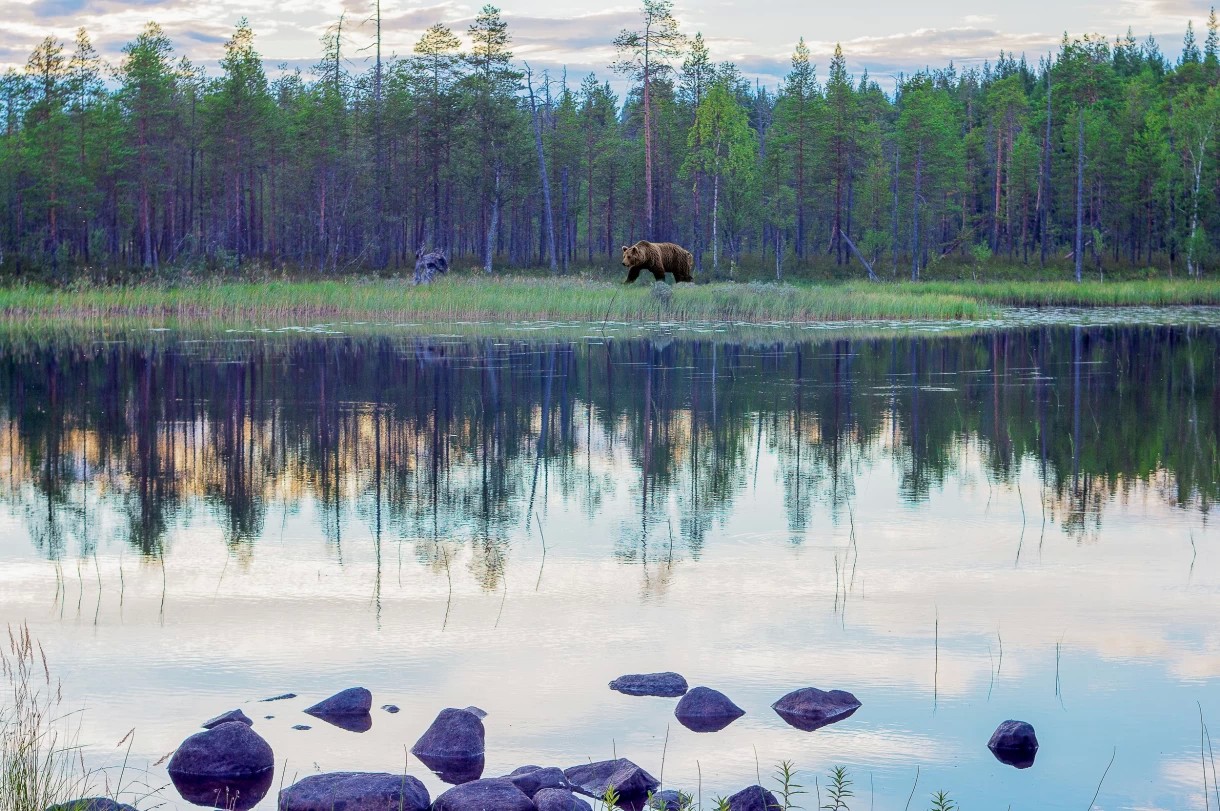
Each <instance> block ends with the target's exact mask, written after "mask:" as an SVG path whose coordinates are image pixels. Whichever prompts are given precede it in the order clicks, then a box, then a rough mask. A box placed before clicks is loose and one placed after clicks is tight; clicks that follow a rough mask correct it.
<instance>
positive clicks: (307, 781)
mask: <svg viewBox="0 0 1220 811" xmlns="http://www.w3.org/2000/svg"><path fill="white" fill-rule="evenodd" d="M430 806H431V799H430V798H429V796H428V789H426V788H424V784H423V783H421V782H419V781H418V780H416V779H415V778H414V777H411V776H409V775H405V774H386V773H376V772H332V773H329V774H315V775H311V776H309V777H306V778H304V779H303V780H301V781H299V782H297V783H295V784H293V785H291V786H289V787H288V788H286V789H284V790H283V791H281V792H280V805H279V811H335V810H336V809H342V810H343V811H428V808H429V807H430Z"/></svg>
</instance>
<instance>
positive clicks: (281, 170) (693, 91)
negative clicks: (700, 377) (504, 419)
mask: <svg viewBox="0 0 1220 811" xmlns="http://www.w3.org/2000/svg"><path fill="white" fill-rule="evenodd" d="M639 20H640V22H639V26H638V28H636V29H635V30H625V31H623V32H621V33H620V34H619V36H618V37H617V39H615V41H614V45H615V46H616V49H617V54H618V59H617V61H616V62H615V63H614V64H613V65H608V66H607V68H606V71H605V73H604V75H589V76H585V77H572V76H567V75H563V74H560V75H556V74H555V73H554V72H547V73H543V72H540V71H538V70H537V69H536V68H535V69H531V67H530V66H529V65H528V64H526V63H524V62H521V61H518V60H516V59H514V56H513V52H512V31H511V28H510V26H509V25H508V23H507V22H506V21H505V19H504V18H503V17H502V16H501V13H500V11H499V9H497V8H495V7H493V6H490V5H489V6H485V7H484V8H483V9H482V12H481V13H480V14H479V15H478V16H477V18H476V19H475V21H474V22H473V24H471V25H470V26H469V29H468V30H465V31H460V32H455V31H453V30H451V29H450V28H448V27H446V26H445V25H442V24H439V23H438V24H436V25H434V26H432V27H431V28H429V29H428V30H427V31H426V33H424V35H423V36H422V37H421V38H420V40H419V41H418V43H417V44H416V45H415V47H414V52H413V53H411V54H409V55H405V56H401V57H391V56H389V55H384V56H383V54H382V52H381V47H380V40H379V37H374V40H373V42H372V43H371V44H370V47H368V48H367V49H366V50H361V51H360V52H359V53H358V54H353V53H351V51H353V50H354V49H355V48H356V46H355V45H353V44H352V41H351V37H350V36H349V34H348V32H346V31H345V30H344V24H343V21H342V20H341V21H340V22H339V23H338V24H337V25H336V26H334V27H333V28H332V30H331V31H330V33H328V35H327V36H326V37H324V38H323V40H322V42H321V45H320V48H319V50H320V57H319V59H318V62H317V64H316V65H315V66H314V68H313V69H312V70H311V71H308V72H300V71H296V72H290V71H286V70H285V71H280V72H277V73H275V75H274V76H269V75H268V73H267V72H266V71H265V69H264V64H263V60H262V58H261V57H260V55H259V52H258V50H257V44H256V38H255V32H254V31H252V30H251V29H250V27H249V26H248V25H247V24H246V23H245V21H242V22H241V23H239V24H238V26H237V28H236V30H235V31H234V32H233V35H232V38H231V39H230V40H229V41H228V43H227V45H226V46H225V53H224V56H223V59H222V60H221V62H220V64H219V67H218V68H217V69H214V70H205V69H203V68H202V67H200V66H199V65H197V64H195V63H193V62H192V61H191V60H190V58H189V55H185V54H180V53H178V52H176V50H175V48H174V44H173V43H172V42H171V41H170V39H169V38H168V37H167V35H166V34H165V33H164V31H163V30H162V29H161V28H160V27H158V26H157V25H156V24H154V23H149V24H148V25H147V26H146V27H145V28H144V30H143V31H142V32H141V33H140V34H139V36H137V37H136V38H135V40H134V41H132V42H130V43H129V44H128V45H127V46H126V47H125V48H124V50H123V57H122V59H121V60H120V61H119V62H118V64H107V63H105V62H104V61H103V60H102V59H101V58H100V57H99V55H98V53H97V52H96V50H95V49H94V47H93V46H92V44H91V42H90V38H89V35H88V33H87V32H86V31H84V30H83V29H82V30H81V31H80V32H79V33H78V34H77V37H76V41H75V43H64V42H60V41H58V40H56V39H55V38H51V37H48V38H47V39H46V40H44V41H43V42H42V43H41V44H40V45H39V46H38V47H37V49H36V50H35V51H34V52H33V53H32V54H31V55H30V57H29V61H28V64H27V65H26V67H25V69H24V70H10V71H8V72H7V73H6V74H4V76H3V77H2V78H0V114H2V115H3V124H2V127H3V129H2V130H0V197H2V199H3V206H2V207H0V268H3V271H4V273H5V274H6V275H7V276H8V277H9V278H40V279H46V280H52V281H56V282H60V283H64V282H68V281H71V280H73V279H74V278H76V277H78V276H81V275H90V276H92V277H103V278H107V279H110V280H123V279H128V278H147V277H150V276H151V277H155V276H156V274H159V273H170V272H174V271H175V270H176V269H191V270H197V271H200V272H212V273H217V274H224V273H237V272H241V270H242V269H243V268H249V267H261V268H270V269H273V270H280V271H284V272H293V273H301V272H304V273H310V274H338V273H344V272H352V271H357V270H358V271H360V272H378V273H394V272H401V271H402V270H403V269H404V268H410V267H412V266H413V264H414V260H415V253H416V251H417V249H419V248H421V247H423V248H425V249H432V248H435V249H443V250H446V251H448V253H449V255H450V257H451V258H452V260H453V261H454V264H455V265H456V266H457V267H459V268H462V269H471V268H482V269H485V270H487V271H489V272H502V271H505V270H508V269H512V268H537V267H543V268H550V269H552V270H555V271H560V272H566V271H571V270H575V269H577V268H586V267H606V266H610V265H614V264H617V262H618V258H619V253H620V248H619V246H620V245H623V244H626V243H630V242H633V241H635V240H637V239H653V240H658V241H660V240H672V241H677V242H681V243H683V244H684V245H686V246H687V247H689V248H690V249H691V251H692V252H693V253H694V254H695V256H696V259H697V263H698V266H699V268H700V270H701V272H703V273H704V274H707V275H716V274H720V275H722V276H728V275H731V274H733V273H735V272H737V271H738V270H739V269H740V270H741V271H742V272H745V271H746V270H749V271H750V272H751V273H753V274H754V275H759V274H764V273H765V274H766V275H768V276H772V277H783V278H789V277H790V276H795V277H799V276H801V275H802V274H814V273H816V274H821V275H823V276H843V277H862V276H864V275H865V273H866V268H865V266H864V265H863V264H862V262H861V260H864V261H865V262H867V263H868V266H869V269H868V270H867V272H869V273H872V272H875V273H876V274H877V275H878V276H881V277H900V278H919V277H920V276H921V275H923V274H929V275H933V274H935V273H936V272H937V271H938V268H944V267H950V266H953V267H957V268H959V269H960V268H970V269H971V272H979V273H983V274H985V273H987V272H988V269H989V268H996V267H1001V266H1002V267H1004V268H1007V269H1008V271H1007V272H1009V273H1013V272H1014V270H1013V269H1015V272H1016V273H1018V274H1019V273H1022V272H1029V273H1030V275H1031V276H1032V275H1034V274H1036V273H1042V275H1043V276H1045V274H1046V271H1045V270H1044V269H1048V268H1049V269H1054V270H1056V272H1061V277H1062V278H1070V277H1072V275H1073V274H1074V275H1075V277H1076V278H1081V277H1082V276H1084V277H1087V278H1096V277H1097V276H1098V275H1102V276H1104V275H1105V274H1107V273H1114V274H1127V275H1143V274H1150V273H1156V274H1160V275H1167V274H1168V275H1174V276H1178V275H1195V276H1198V275H1203V274H1204V273H1208V272H1210V271H1212V270H1214V269H1215V268H1216V266H1217V263H1218V262H1220V161H1218V160H1217V153H1218V151H1220V143H1218V142H1220V54H1218V50H1220V43H1218V41H1217V37H1218V34H1217V23H1216V15H1215V11H1214V9H1213V11H1212V13H1211V16H1210V18H1209V19H1208V21H1207V23H1206V28H1205V30H1203V31H1201V32H1200V34H1199V36H1198V39H1199V40H1201V42H1200V41H1197V39H1196V33H1195V31H1194V30H1193V27H1192V28H1188V29H1187V31H1186V33H1185V40H1184V43H1183V47H1182V50H1181V56H1180V58H1178V59H1176V60H1173V59H1170V58H1168V57H1166V56H1165V55H1164V53H1163V52H1162V50H1161V49H1160V46H1159V45H1158V44H1157V42H1156V41H1154V40H1153V39H1152V38H1151V37H1149V38H1147V39H1145V40H1142V41H1137V40H1136V38H1135V37H1133V36H1132V35H1131V34H1130V33H1128V34H1127V35H1126V36H1120V37H1118V38H1116V39H1113V40H1111V39H1109V38H1107V37H1100V36H1093V35H1088V36H1083V37H1079V38H1073V37H1068V36H1066V35H1065V37H1064V39H1063V41H1062V43H1061V45H1060V46H1059V49H1058V51H1057V52H1056V53H1053V54H1046V55H1041V56H1037V57H1034V58H1032V59H1031V58H1030V57H1027V56H1025V55H1015V54H1010V53H1000V54H999V56H998V58H997V59H996V60H995V61H994V62H989V63H987V64H984V65H982V66H979V67H970V68H969V69H965V70H962V69H957V68H955V67H954V66H953V65H949V66H946V67H943V68H939V69H931V70H927V71H923V72H917V73H913V74H911V75H904V76H900V77H898V81H897V85H896V87H895V88H893V89H892V90H887V89H883V88H882V87H881V86H880V85H879V84H878V83H877V82H876V81H874V80H873V79H872V78H870V77H869V76H868V75H867V73H864V74H863V75H852V74H851V73H849V71H848V69H847V64H846V58H845V56H844V54H843V53H842V51H841V50H839V49H836V51H835V54H834V57H833V59H832V60H831V61H830V64H829V65H827V66H826V67H825V70H821V69H819V68H815V65H814V64H812V63H811V58H810V53H809V50H808V48H807V47H806V46H805V44H804V41H803V40H801V41H799V42H796V43H794V50H793V54H792V60H791V69H790V72H789V73H788V74H787V76H786V77H785V78H784V80H783V81H782V83H781V84H780V85H779V86H778V87H774V88H769V87H765V86H762V85H761V84H759V83H757V82H754V83H751V82H749V81H747V80H745V79H744V78H743V76H742V74H741V72H740V71H739V70H738V68H737V67H736V66H734V65H733V64H731V63H726V62H718V61H716V59H715V54H713V53H710V52H709V48H708V47H707V45H706V44H705V42H704V40H703V38H702V37H701V36H699V35H698V34H693V32H692V35H688V33H687V32H685V31H684V30H683V28H682V26H681V25H680V21H678V20H675V19H674V17H673V12H672V4H671V3H670V2H669V0H646V1H645V3H644V6H643V8H642V10H641V14H640V17H639ZM376 21H377V22H378V27H377V29H376V30H377V31H380V30H381V29H380V21H379V19H378V20H376ZM459 34H461V35H462V37H459ZM362 36H363V37H365V38H368V37H367V32H365V33H364V34H362ZM361 47H363V45H362V46H361ZM1174 50H1175V51H1176V50H1177V49H1176V47H1175V48H1174ZM353 59H358V60H359V64H360V65H362V67H361V68H360V70H359V71H357V70H355V69H353V67H352V66H353V65H354V64H357V63H356V62H354V61H353ZM612 76H613V77H618V79H620V80H624V79H625V80H626V86H628V87H629V88H630V90H629V92H628V93H627V95H626V96H625V97H620V96H619V95H617V94H616V92H615V91H614V90H613V89H612V87H614V86H617V84H618V83H616V84H615V85H612V83H611V82H610V81H608V79H610V78H611V77H612Z"/></svg>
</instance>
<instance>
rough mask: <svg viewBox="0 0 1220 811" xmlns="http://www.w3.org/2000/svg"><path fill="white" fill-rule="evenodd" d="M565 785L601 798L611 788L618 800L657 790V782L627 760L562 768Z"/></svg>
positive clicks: (603, 761)
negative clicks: (616, 794)
mask: <svg viewBox="0 0 1220 811" xmlns="http://www.w3.org/2000/svg"><path fill="white" fill-rule="evenodd" d="M563 774H564V776H565V777H567V778H568V782H570V783H571V784H572V786H573V787H574V788H575V789H576V791H579V792H580V793H581V794H585V795H588V796H589V797H593V798H594V799H600V798H601V797H604V796H605V794H606V789H610V788H612V789H614V790H615V791H616V792H618V794H619V796H620V797H623V798H631V797H642V796H644V795H645V794H647V793H648V792H650V791H656V789H657V787H658V786H660V785H661V784H660V782H659V781H658V780H657V779H656V778H655V777H653V776H652V775H651V774H649V773H648V772H646V771H644V770H643V769H641V768H640V767H639V766H637V765H635V764H634V763H632V762H631V761H630V760H627V759H626V758H619V759H618V760H602V761H598V762H597V763H589V764H586V765H583V766H573V767H572V768H570V769H564V770H563Z"/></svg>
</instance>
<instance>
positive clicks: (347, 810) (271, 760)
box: [47, 673, 1038, 811]
mask: <svg viewBox="0 0 1220 811" xmlns="http://www.w3.org/2000/svg"><path fill="white" fill-rule="evenodd" d="M610 686H611V688H612V689H615V690H618V691H619V692H622V693H625V694H628V695H637V696H665V697H671V698H673V697H679V696H680V697H681V700H680V701H679V702H678V705H677V708H676V709H675V711H674V714H675V716H676V717H677V719H678V721H679V722H681V723H682V724H683V725H684V726H686V727H687V728H689V729H692V730H694V731H696V732H713V731H717V730H720V729H723V728H724V727H726V726H728V725H729V724H731V723H732V722H733V721H734V720H736V719H737V718H740V717H741V716H742V715H744V714H745V711H744V710H742V709H741V708H740V707H738V706H737V705H736V704H734V703H733V702H732V701H731V700H729V699H728V698H727V697H726V696H725V695H724V694H723V693H720V692H718V691H716V690H713V689H711V688H708V687H695V688H694V689H689V688H688V686H687V683H686V680H685V679H684V678H683V677H682V676H680V675H678V674H676V673H650V674H637V675H629V676H623V677H621V678H619V679H615V680H614V681H613V682H611V683H610ZM293 697H295V696H292V695H291V694H289V695H285V696H276V697H275V698H273V699H266V700H267V701H275V700H281V699H285V698H293ZM372 700H373V697H372V694H371V693H370V692H369V691H368V690H366V689H364V688H362V687H353V688H351V689H349V690H344V691H343V692H341V693H338V694H336V695H334V696H331V697H330V698H328V699H326V700H325V701H321V702H319V703H317V704H314V705H313V706H311V707H309V708H307V709H306V710H305V712H306V713H308V714H309V715H311V716H314V717H317V718H320V719H323V720H326V721H327V722H329V723H332V724H335V725H337V726H339V727H341V728H343V729H351V730H354V731H364V730H366V729H368V728H369V727H370V726H371V725H372V719H371V717H370V710H371V708H372ZM859 707H860V702H859V701H858V700H856V698H855V696H853V695H852V694H851V693H848V692H845V691H842V690H830V691H823V690H819V689H817V688H814V687H806V688H803V689H800V690H795V691H793V692H791V693H789V694H787V695H786V696H784V697H783V698H781V699H780V700H779V701H776V702H775V703H774V704H773V705H772V708H773V709H774V710H775V712H776V713H777V714H778V715H779V716H780V717H781V718H783V719H784V721H786V722H787V723H789V724H791V725H792V726H794V727H796V728H798V729H802V730H815V729H819V728H821V727H823V726H826V725H827V724H832V723H835V722H836V721H841V720H843V719H844V718H847V717H849V716H850V715H851V714H852V713H854V712H855V711H856V710H857V709H859ZM383 709H384V710H386V711H387V712H397V710H398V708H397V707H393V706H392V705H386V706H385V707H383ZM486 716H487V713H485V712H483V711H482V710H480V709H479V708H477V707H465V708H462V709H455V708H446V709H444V710H441V712H440V714H439V715H437V717H436V719H435V720H434V721H433V722H432V724H431V725H430V726H429V727H428V729H427V730H426V731H425V732H424V734H423V735H421V736H420V738H419V740H418V741H416V742H415V745H414V746H413V747H412V748H411V752H412V754H414V755H415V756H416V757H417V758H419V760H420V762H422V763H423V764H424V765H425V766H426V767H427V768H429V769H431V770H432V771H433V772H435V773H436V774H437V776H438V777H440V779H441V780H443V781H444V782H446V783H449V784H451V785H453V788H450V789H448V790H447V791H444V792H443V793H441V794H440V795H439V796H438V797H436V798H435V800H433V799H432V798H431V796H430V795H429V793H428V789H427V787H425V786H424V784H423V783H421V782H420V781H419V780H418V779H416V778H415V777H411V776H410V775H406V774H389V773H378V772H331V773H326V774H315V775H310V776H308V777H305V778H303V779H301V780H299V781H298V782H296V783H294V784H293V785H291V786H289V787H287V788H284V789H283V790H281V791H280V794H279V803H278V806H279V811H335V810H336V809H344V811H488V809H496V811H592V806H591V805H590V804H589V803H588V802H587V801H586V800H584V799H582V796H583V797H589V798H593V799H595V800H600V799H602V798H603V797H605V796H606V795H607V793H608V792H613V793H614V794H615V795H617V796H618V797H619V800H620V805H621V807H623V808H627V809H634V810H636V811H639V810H640V809H645V808H647V809H656V811H679V809H681V808H683V807H688V806H689V798H686V797H684V795H682V794H680V793H679V792H676V791H672V790H669V791H660V792H659V791H658V789H659V788H660V781H658V780H657V779H656V778H655V777H653V776H652V775H651V774H649V773H648V772H647V771H645V770H644V769H643V768H641V767H640V766H637V765H636V764H635V763H632V762H631V761H630V760H627V759H625V758H618V759H615V760H604V761H599V762H596V763H586V764H581V765H577V766H571V767H569V768H566V769H562V768H559V767H556V766H536V765H530V766H522V767H520V768H518V769H515V770H513V771H512V772H510V773H509V774H506V775H504V776H502V777H489V778H485V777H483V769H484V764H485V728H484V725H483V719H484V718H486ZM267 717H272V716H267ZM202 726H203V731H202V732H198V733H195V734H194V735H191V736H190V737H188V738H187V739H186V740H184V741H183V742H182V744H181V745H180V746H179V747H178V749H177V750H176V751H175V752H174V754H173V757H172V758H171V759H170V761H169V766H168V771H169V775H170V779H171V780H172V782H173V784H174V787H175V788H176V789H177V790H178V792H179V793H180V794H181V795H182V797H183V798H184V799H186V800H187V801H189V802H191V803H194V804H196V805H202V806H208V807H212V808H226V809H231V811H247V809H250V808H252V807H253V806H255V805H257V804H258V802H259V801H261V800H262V799H263V797H265V796H266V794H267V792H268V791H269V790H270V788H271V782H272V774H273V771H274V764H275V756H274V754H273V753H272V750H271V746H270V745H269V744H268V743H267V742H266V741H265V740H264V739H263V738H262V737H261V736H260V735H259V734H258V733H257V732H255V731H254V729H253V726H254V722H253V721H252V720H251V719H250V718H249V717H248V716H246V714H245V713H243V712H242V711H241V710H232V711H230V712H227V713H224V714H222V715H219V716H217V717H215V718H211V719H209V720H208V721H205V722H204V723H203V725H202ZM297 728H300V727H299V726H298V727H297ZM306 728H307V727H306ZM988 747H989V748H990V749H991V751H992V752H993V753H994V754H995V756H996V758H997V759H999V760H1000V761H1001V762H1003V763H1006V764H1009V765H1012V766H1016V767H1017V768H1028V767H1029V766H1031V765H1033V762H1034V756H1035V755H1036V753H1037V750H1038V739H1037V737H1036V736H1035V734H1034V730H1033V727H1032V726H1030V725H1029V724H1027V723H1025V722H1023V721H1005V722H1004V723H1003V724H1001V725H1000V726H999V728H998V729H996V731H995V734H993V735H992V737H991V740H990V741H989V742H988ZM778 807H779V804H778V802H777V801H776V798H775V796H774V795H773V794H772V793H771V792H769V791H767V790H766V789H765V788H763V787H762V786H750V787H749V788H746V789H744V790H742V791H739V792H737V793H736V794H734V795H732V796H731V797H729V798H728V808H729V809H730V811H771V809H773V808H778ZM47 811H135V809H134V808H132V807H131V806H128V805H122V804H119V803H116V802H114V801H112V800H108V799H103V798H91V799H83V800H77V801H75V802H73V803H68V804H66V805H59V806H54V807H52V808H48V809H47Z"/></svg>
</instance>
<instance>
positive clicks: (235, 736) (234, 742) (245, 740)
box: [168, 721, 275, 778]
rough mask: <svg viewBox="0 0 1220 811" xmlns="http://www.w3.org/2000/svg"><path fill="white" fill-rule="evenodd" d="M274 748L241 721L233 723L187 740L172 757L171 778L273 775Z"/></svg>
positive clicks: (170, 765)
mask: <svg viewBox="0 0 1220 811" xmlns="http://www.w3.org/2000/svg"><path fill="white" fill-rule="evenodd" d="M274 765H275V755H274V754H273V753H272V751H271V746H270V745H269V744H268V743H267V742H266V741H265V740H263V739H262V738H261V737H259V734H258V733H257V732H255V731H254V730H253V729H251V728H250V727H248V726H246V725H245V724H243V723H241V722H240V721H229V722H227V723H223V724H220V725H219V726H216V727H213V728H212V729H208V730H205V731H203V732H196V733H195V734H194V735H192V736H190V737H189V738H187V739H186V740H185V741H183V742H182V744H181V745H180V746H179V747H178V750H177V751H176V752H174V756H173V757H172V758H170V761H169V767H168V771H169V773H170V776H171V777H172V776H174V775H180V776H188V777H208V778H228V777H250V776H253V775H256V774H260V773H262V772H270V771H271V768H272V767H273V766H274Z"/></svg>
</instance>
